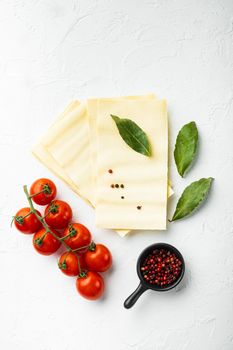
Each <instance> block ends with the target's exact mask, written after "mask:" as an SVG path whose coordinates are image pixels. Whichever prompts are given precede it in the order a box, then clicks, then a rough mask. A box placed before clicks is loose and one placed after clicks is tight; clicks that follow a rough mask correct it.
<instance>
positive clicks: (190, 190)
mask: <svg viewBox="0 0 233 350" xmlns="http://www.w3.org/2000/svg"><path fill="white" fill-rule="evenodd" d="M212 182H213V178H212V177H209V178H202V179H200V180H198V181H195V182H193V183H191V184H190V185H189V186H187V187H186V188H185V190H184V192H183V193H182V195H181V197H180V199H179V200H178V203H177V205H176V210H175V213H174V215H173V217H172V219H171V220H169V221H176V220H179V219H182V218H184V217H186V216H187V215H189V214H191V213H192V212H193V211H194V210H196V209H197V208H198V207H199V206H200V205H201V203H202V202H203V201H204V200H205V198H206V197H207V195H208V192H209V190H210V187H211V184H212Z"/></svg>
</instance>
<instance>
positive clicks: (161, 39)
mask: <svg viewBox="0 0 233 350" xmlns="http://www.w3.org/2000/svg"><path fill="white" fill-rule="evenodd" d="M147 92H155V93H156V94H157V95H158V96H159V97H165V98H167V100H168V106H169V121H170V148H171V154H172V149H173V147H174V142H175V136H176V134H177V132H178V130H179V129H180V127H181V126H182V125H183V124H184V123H186V122H189V121H191V120H195V121H196V123H197V125H198V128H199V132H200V148H199V154H198V159H197V161H196V163H195V166H194V167H193V168H192V169H191V170H190V172H189V174H188V175H187V177H186V178H185V179H184V180H183V179H181V178H179V176H178V174H177V172H176V169H175V166H174V160H173V157H172V156H171V157H170V160H169V164H170V173H171V174H170V176H171V179H172V181H173V184H174V190H175V195H174V197H173V199H172V200H171V201H169V213H170V214H171V213H172V211H173V209H174V206H175V202H176V200H177V198H178V197H179V195H180V194H181V192H182V190H183V188H184V187H185V186H186V185H187V184H188V183H190V182H192V181H194V180H196V179H198V178H201V177H207V176H213V177H214V178H215V182H214V186H213V190H212V191H211V193H210V196H209V198H208V200H207V202H206V204H205V205H204V206H203V207H202V209H201V210H200V211H199V212H197V213H196V214H195V215H194V216H193V217H190V218H187V219H186V220H183V221H180V222H177V223H174V224H169V226H168V230H167V231H166V232H136V233H134V234H131V235H130V236H129V237H126V238H125V239H121V238H120V237H118V236H117V235H116V234H114V233H113V232H111V231H104V230H98V229H96V227H95V225H94V212H93V210H92V209H91V208H89V207H88V206H87V205H86V204H85V203H84V202H83V201H82V200H81V199H79V198H77V196H76V195H75V194H74V193H73V192H72V191H71V190H70V189H69V188H68V187H67V186H66V185H65V184H63V183H62V182H61V181H59V180H58V179H56V178H55V177H54V176H53V175H51V174H50V172H49V171H47V169H45V168H44V167H43V166H42V165H41V164H40V163H39V162H37V161H36V160H35V159H34V158H33V157H32V155H31V153H30V149H31V147H32V145H33V144H34V142H35V141H36V140H37V139H38V137H39V136H40V135H41V134H42V133H43V131H44V130H46V129H47V127H48V126H49V124H50V123H51V122H52V121H53V119H54V117H55V116H56V115H57V114H58V113H59V112H61V111H62V110H63V109H64V107H65V106H66V105H67V104H68V102H70V101H71V100H72V99H75V98H86V97H90V96H116V95H123V94H136V93H139V94H142V93H147ZM0 120H1V128H0V156H1V181H0V193H1V196H0V215H1V219H0V222H1V224H0V348H1V349H5V350H11V349H13V350H21V349H23V350H27V349H30V350H31V349H33V350H55V349H56V350H60V349H61V350H73V349H80V350H100V349H101V350H109V349H111V350H197V349H200V350H232V349H233V297H232V294H233V215H232V214H233V199H232V174H233V155H232V146H233V141H232V139H233V123H232V120H233V1H232V0H222V1H220V0H219V1H217V0H206V1H201V0H157V1H156V0H115V1H113V0H112V1H107V0H99V1H97V0H82V1H75V0H63V1H62V0H30V1H26V0H1V1H0ZM41 176H48V177H51V179H53V180H55V181H56V183H57V185H58V189H59V197H60V198H63V199H64V200H67V201H69V202H70V203H71V204H72V206H73V208H74V211H75V217H76V218H77V219H78V220H80V221H81V222H82V223H84V224H86V225H87V226H88V227H89V228H90V229H91V230H92V232H93V234H94V237H95V239H96V241H99V242H100V241H101V242H103V243H105V244H106V245H108V246H109V247H110V249H111V251H112V253H113V258H114V268H113V270H112V272H111V273H108V274H107V275H106V278H105V279H106V286H107V289H106V294H105V298H104V299H103V300H102V301H99V302H88V301H86V300H84V299H82V298H81V297H80V296H79V295H78V294H77V293H76V290H75V279H73V278H68V277H66V276H64V275H63V274H61V272H60V271H59V270H58V269H57V266H56V258H55V257H54V256H52V257H42V256H40V255H39V254H37V253H36V252H35V251H34V250H33V248H32V244H31V237H30V236H29V237H28V236H23V235H21V234H20V233H18V232H17V231H16V230H15V229H11V228H10V220H11V216H12V215H13V214H14V213H15V212H16V210H17V209H18V208H20V207H22V206H24V205H26V201H25V198H24V195H23V191H22V185H23V184H25V183H26V184H29V185H30V183H32V181H33V180H35V179H36V178H38V177H41ZM158 241H164V242H169V243H171V244H174V245H175V246H176V247H177V248H178V249H180V251H181V252H182V253H183V255H184V258H185V260H186V264H187V272H186V276H185V280H184V282H183V284H182V286H180V288H178V289H177V290H175V291H173V292H169V293H164V294H159V293H155V292H152V291H148V292H147V293H145V294H144V295H143V296H142V297H141V299H139V301H138V303H137V304H136V305H135V306H134V307H133V308H132V309H131V310H125V309H124V308H123V301H124V299H125V298H126V297H127V296H128V295H129V293H131V292H132V291H133V289H134V288H135V287H136V286H137V284H138V279H137V276H136V272H135V263H136V259H137V256H138V254H139V253H140V251H141V250H142V249H143V248H144V247H146V246H147V245H148V244H150V243H153V242H158Z"/></svg>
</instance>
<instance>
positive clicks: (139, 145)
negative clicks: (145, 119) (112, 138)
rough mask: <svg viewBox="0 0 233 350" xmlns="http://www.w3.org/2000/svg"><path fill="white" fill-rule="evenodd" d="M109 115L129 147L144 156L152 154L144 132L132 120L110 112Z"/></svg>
mask: <svg viewBox="0 0 233 350" xmlns="http://www.w3.org/2000/svg"><path fill="white" fill-rule="evenodd" d="M111 117H112V119H113V120H114V122H115V123H116V126H117V129H118V131H119V134H120V135H121V137H122V139H123V140H124V141H125V143H127V145H128V146H129V147H131V148H132V149H133V150H134V151H136V152H138V153H141V154H143V155H144V156H147V157H150V156H151V155H152V149H151V144H150V142H149V139H148V137H147V135H146V133H145V132H144V131H143V130H142V129H141V128H140V127H139V126H138V125H137V124H136V123H135V122H134V121H132V120H130V119H126V118H119V117H118V116H116V115H112V114H111Z"/></svg>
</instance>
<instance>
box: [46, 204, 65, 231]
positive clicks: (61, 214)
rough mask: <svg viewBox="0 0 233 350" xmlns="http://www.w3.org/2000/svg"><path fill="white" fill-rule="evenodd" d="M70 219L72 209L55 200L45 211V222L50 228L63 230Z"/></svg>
mask: <svg viewBox="0 0 233 350" xmlns="http://www.w3.org/2000/svg"><path fill="white" fill-rule="evenodd" d="M71 218H72V209H71V207H70V206H69V204H68V203H66V202H63V201H60V200H55V201H53V202H51V203H50V204H49V205H48V206H47V207H46V209H45V221H46V223H47V224H48V225H49V226H51V227H52V228H58V229H60V228H65V227H66V226H67V225H68V223H69V222H70V220H71Z"/></svg>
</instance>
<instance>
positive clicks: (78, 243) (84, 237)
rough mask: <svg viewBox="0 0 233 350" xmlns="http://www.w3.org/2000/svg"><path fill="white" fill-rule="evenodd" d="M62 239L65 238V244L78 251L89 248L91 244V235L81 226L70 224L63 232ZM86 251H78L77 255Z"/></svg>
mask: <svg viewBox="0 0 233 350" xmlns="http://www.w3.org/2000/svg"><path fill="white" fill-rule="evenodd" d="M62 236H63V237H65V236H67V238H66V239H65V242H66V244H67V245H68V246H69V247H70V248H71V249H73V250H74V249H78V248H82V247H85V246H89V244H90V243H91V233H90V231H89V230H88V229H87V228H86V227H85V226H84V225H82V224H77V223H72V224H70V225H69V226H68V227H67V228H66V229H65V231H64V232H63V235H62ZM85 250H87V248H86V249H84V250H83V249H80V250H79V253H82V252H84V251H85Z"/></svg>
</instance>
